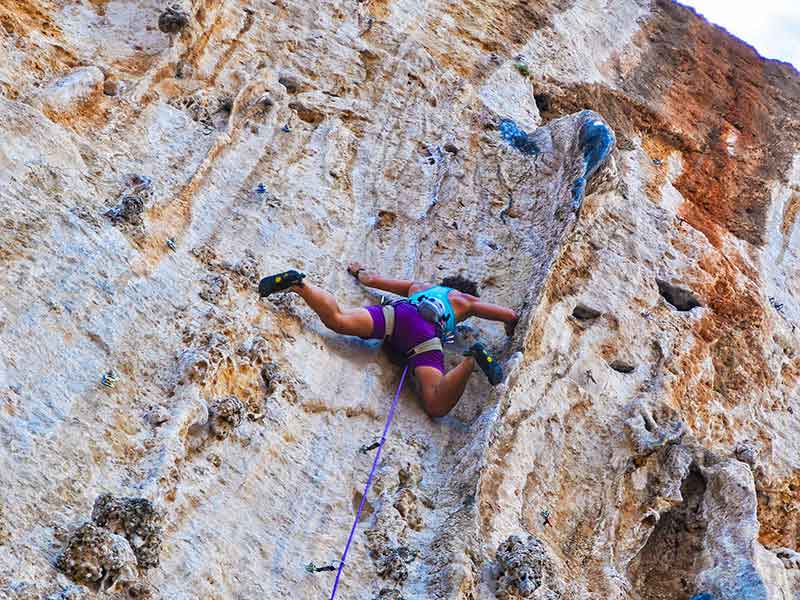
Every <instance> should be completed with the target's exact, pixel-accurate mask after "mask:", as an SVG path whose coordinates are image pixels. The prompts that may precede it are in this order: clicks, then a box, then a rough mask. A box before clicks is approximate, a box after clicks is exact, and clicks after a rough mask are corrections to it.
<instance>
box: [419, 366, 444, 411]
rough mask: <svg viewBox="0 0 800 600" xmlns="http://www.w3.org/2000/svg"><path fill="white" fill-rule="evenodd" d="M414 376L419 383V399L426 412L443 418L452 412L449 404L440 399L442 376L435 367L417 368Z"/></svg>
mask: <svg viewBox="0 0 800 600" xmlns="http://www.w3.org/2000/svg"><path fill="white" fill-rule="evenodd" d="M414 374H415V375H416V377H417V381H418V382H419V397H420V400H421V401H422V407H423V408H424V409H425V412H426V413H428V415H429V416H431V417H443V416H445V415H446V414H447V413H448V412H450V408H449V406H448V405H447V403H445V402H442V401H441V398H440V393H439V392H440V390H439V382H440V381H441V380H442V374H441V373H440V372H439V371H438V370H437V369H434V368H433V367H417V368H416V369H415V370H414Z"/></svg>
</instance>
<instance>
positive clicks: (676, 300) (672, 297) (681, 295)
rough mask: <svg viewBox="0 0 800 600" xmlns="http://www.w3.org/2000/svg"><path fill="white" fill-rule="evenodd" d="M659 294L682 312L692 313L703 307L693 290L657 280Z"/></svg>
mask: <svg viewBox="0 0 800 600" xmlns="http://www.w3.org/2000/svg"><path fill="white" fill-rule="evenodd" d="M656 285H657V286H658V293H659V294H661V296H662V297H663V298H664V300H666V301H667V302H669V303H670V304H671V305H672V306H674V307H675V308H676V309H678V310H679V311H681V312H686V311H690V310H692V309H693V308H697V307H698V306H702V304H701V303H700V300H698V299H697V296H695V295H694V293H692V291H691V290H688V289H686V288H682V287H680V286H677V285H673V284H671V283H668V282H666V281H664V280H663V279H656Z"/></svg>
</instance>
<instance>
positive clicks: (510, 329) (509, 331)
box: [506, 316, 519, 337]
mask: <svg viewBox="0 0 800 600" xmlns="http://www.w3.org/2000/svg"><path fill="white" fill-rule="evenodd" d="M517 323H519V317H518V316H515V317H514V319H513V320H512V321H506V335H507V336H509V337H511V336H512V335H514V330H515V329H516V328H517Z"/></svg>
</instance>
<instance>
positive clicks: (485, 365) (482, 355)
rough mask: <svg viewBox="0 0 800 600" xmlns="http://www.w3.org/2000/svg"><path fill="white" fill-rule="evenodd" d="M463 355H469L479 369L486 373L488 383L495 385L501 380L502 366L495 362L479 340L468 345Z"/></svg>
mask: <svg viewBox="0 0 800 600" xmlns="http://www.w3.org/2000/svg"><path fill="white" fill-rule="evenodd" d="M464 356H471V357H473V358H474V359H475V361H476V362H477V363H478V366H479V367H480V368H481V371H483V372H484V373H486V377H488V378H489V383H491V384H492V385H497V384H498V383H500V382H501V381H503V367H501V366H500V363H498V362H497V360H496V359H495V357H494V356H492V355H491V353H490V352H489V350H487V348H486V346H484V345H483V344H482V343H480V342H475V343H474V344H472V346H470V347H469V350H467V351H466V352H464Z"/></svg>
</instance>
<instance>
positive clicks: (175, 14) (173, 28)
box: [158, 4, 189, 33]
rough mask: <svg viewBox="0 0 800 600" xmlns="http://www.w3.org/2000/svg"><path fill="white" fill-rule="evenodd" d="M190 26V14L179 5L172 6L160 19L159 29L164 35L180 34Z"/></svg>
mask: <svg viewBox="0 0 800 600" xmlns="http://www.w3.org/2000/svg"><path fill="white" fill-rule="evenodd" d="M188 25H189V14H188V13H187V12H186V11H184V10H182V9H181V7H180V6H179V5H177V4H175V5H173V6H170V7H169V8H168V9H166V10H165V11H164V12H162V13H161V15H160V16H159V17H158V29H159V30H160V31H161V32H162V33H180V32H181V31H182V30H183V29H185V28H186V27H187V26H188Z"/></svg>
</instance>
